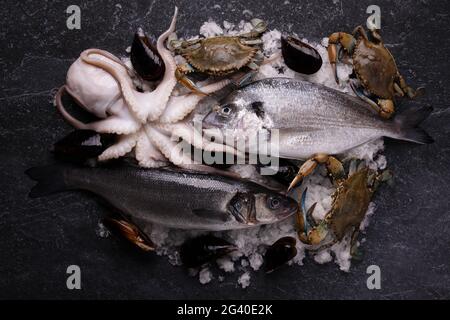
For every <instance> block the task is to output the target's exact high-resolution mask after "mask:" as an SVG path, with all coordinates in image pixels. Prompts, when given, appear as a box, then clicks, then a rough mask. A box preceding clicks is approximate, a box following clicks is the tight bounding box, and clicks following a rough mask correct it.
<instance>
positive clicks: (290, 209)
mask: <svg viewBox="0 0 450 320" xmlns="http://www.w3.org/2000/svg"><path fill="white" fill-rule="evenodd" d="M287 202H288V204H287V206H286V208H285V209H284V210H283V211H281V212H280V213H279V214H277V218H278V220H284V219H286V218H288V217H290V216H292V215H293V214H295V213H297V211H298V203H297V201H295V200H294V199H292V198H288V199H287Z"/></svg>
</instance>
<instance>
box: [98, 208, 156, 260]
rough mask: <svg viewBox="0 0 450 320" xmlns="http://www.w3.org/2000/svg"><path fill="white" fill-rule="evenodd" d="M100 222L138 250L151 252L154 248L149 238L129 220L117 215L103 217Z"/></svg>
mask: <svg viewBox="0 0 450 320" xmlns="http://www.w3.org/2000/svg"><path fill="white" fill-rule="evenodd" d="M102 222H103V224H104V225H105V227H106V228H108V230H109V231H110V232H111V233H113V234H114V235H116V236H118V237H120V238H122V239H125V240H127V241H128V242H129V243H130V244H132V245H133V246H134V247H136V248H138V249H139V250H142V251H144V252H151V251H154V250H155V245H154V244H153V242H152V241H151V240H150V238H149V237H148V236H147V235H146V234H145V233H144V232H143V231H141V230H140V229H139V228H138V227H137V226H136V225H135V224H133V223H131V222H130V221H127V220H124V219H122V218H119V217H117V218H115V217H107V218H105V219H103V221H102Z"/></svg>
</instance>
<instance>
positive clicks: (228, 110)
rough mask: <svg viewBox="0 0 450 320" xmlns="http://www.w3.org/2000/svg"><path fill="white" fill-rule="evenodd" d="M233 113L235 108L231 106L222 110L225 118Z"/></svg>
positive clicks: (226, 106)
mask: <svg viewBox="0 0 450 320" xmlns="http://www.w3.org/2000/svg"><path fill="white" fill-rule="evenodd" d="M232 111H233V108H232V107H231V106H230V105H225V106H223V107H222V108H220V114H221V115H223V116H229V115H230V114H231V112H232Z"/></svg>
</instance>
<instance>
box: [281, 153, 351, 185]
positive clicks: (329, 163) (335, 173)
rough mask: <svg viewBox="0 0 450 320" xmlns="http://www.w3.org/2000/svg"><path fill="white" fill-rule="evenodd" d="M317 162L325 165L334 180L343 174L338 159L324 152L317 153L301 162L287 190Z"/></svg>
mask: <svg viewBox="0 0 450 320" xmlns="http://www.w3.org/2000/svg"><path fill="white" fill-rule="evenodd" d="M319 164H325V165H326V167H327V170H328V172H329V173H330V175H331V177H332V178H333V179H334V180H337V179H341V178H342V177H343V176H344V167H343V166H342V163H341V162H340V161H339V160H338V159H336V158H335V157H332V156H329V155H326V154H317V155H315V156H314V157H312V158H310V159H308V160H306V161H305V162H304V163H303V164H302V166H301V167H300V169H299V171H298V173H297V176H296V177H295V178H294V180H292V182H291V184H290V185H289V188H288V192H289V191H291V190H292V189H293V188H295V186H297V185H298V184H299V183H300V181H302V180H303V178H305V177H307V176H308V175H310V174H311V173H312V172H313V171H314V169H315V168H316V167H317V165H319Z"/></svg>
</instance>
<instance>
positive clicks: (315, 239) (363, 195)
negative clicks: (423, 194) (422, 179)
mask: <svg viewBox="0 0 450 320" xmlns="http://www.w3.org/2000/svg"><path fill="white" fill-rule="evenodd" d="M390 179H391V173H390V171H388V170H385V171H383V172H381V173H378V172H376V171H374V170H371V169H369V168H368V167H366V166H364V165H363V166H360V167H359V168H357V165H356V162H355V161H352V163H351V164H350V169H349V175H348V177H347V178H343V179H339V180H337V181H334V182H335V184H336V185H337V188H336V191H335V193H334V194H333V196H332V198H333V202H332V207H331V209H330V211H329V212H327V214H326V215H325V218H324V219H323V220H321V221H318V222H317V221H315V219H314V218H313V216H312V213H313V211H314V208H315V206H316V203H315V204H313V205H312V206H311V207H310V208H309V209H308V210H306V208H305V199H306V193H307V190H305V191H304V192H303V194H302V198H301V207H300V210H299V213H298V214H297V230H298V237H299V239H300V241H302V242H303V243H305V244H307V245H311V246H314V247H315V249H314V250H321V249H325V248H328V247H331V246H332V245H334V244H335V243H337V242H340V241H342V240H343V239H344V237H345V236H346V235H347V234H348V233H349V232H352V235H351V240H350V248H351V249H350V252H351V254H352V256H355V254H356V252H357V251H356V249H357V246H356V241H357V237H358V233H359V230H360V225H361V223H362V221H363V220H364V218H365V215H366V212H367V209H368V207H369V204H370V202H371V199H372V196H373V194H374V192H375V191H376V189H377V188H378V186H379V185H380V183H381V182H384V181H389V180H390Z"/></svg>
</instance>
